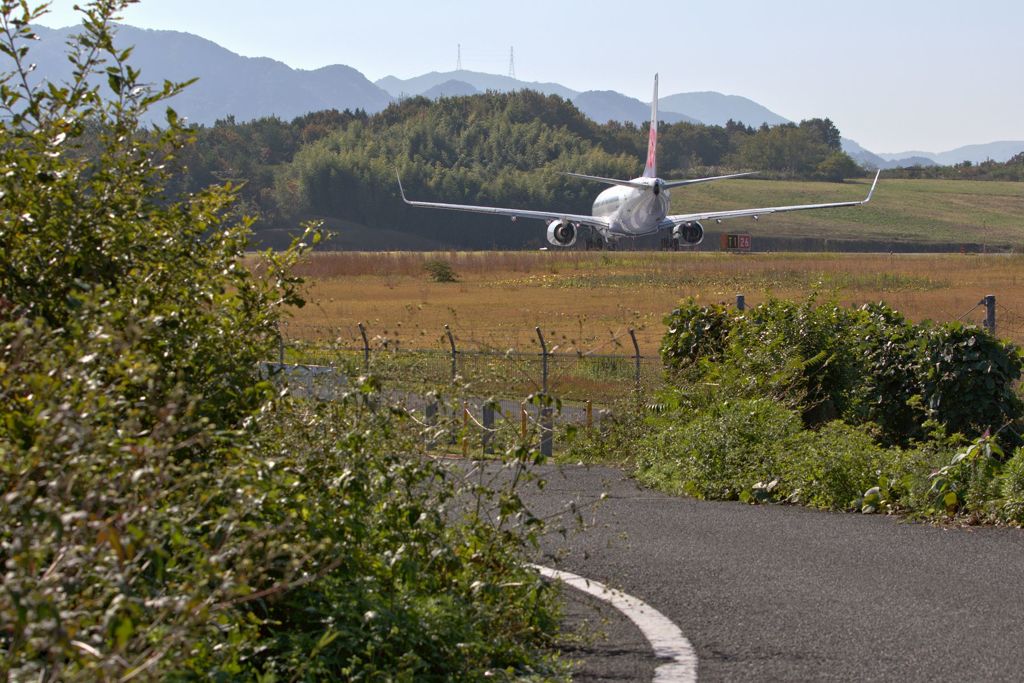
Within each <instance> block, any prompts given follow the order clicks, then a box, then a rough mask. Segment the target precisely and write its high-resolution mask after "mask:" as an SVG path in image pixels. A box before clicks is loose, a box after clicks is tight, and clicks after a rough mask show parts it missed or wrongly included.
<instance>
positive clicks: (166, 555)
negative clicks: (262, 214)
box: [0, 0, 563, 681]
mask: <svg viewBox="0 0 1024 683" xmlns="http://www.w3.org/2000/svg"><path fill="white" fill-rule="evenodd" d="M129 4H130V1H129V0H96V1H95V2H92V3H91V4H89V5H88V6H87V7H86V8H85V9H84V10H83V14H82V17H83V20H84V24H83V26H82V30H81V34H80V36H79V37H78V38H76V39H74V41H73V42H72V43H71V44H70V46H69V58H70V59H71V60H72V62H73V63H74V65H75V75H74V78H73V80H72V82H70V83H68V84H63V85H61V84H56V83H46V84H44V85H40V86H38V87H32V86H31V85H30V83H29V80H28V74H29V71H30V66H29V65H30V63H31V50H30V48H31V44H32V29H31V23H32V22H33V21H34V20H36V19H37V18H38V17H39V16H40V15H41V13H42V12H43V11H44V10H45V6H42V7H39V8H34V9H33V8H30V7H29V6H28V4H27V3H22V2H16V1H15V0H3V2H2V4H0V13H2V14H0V52H2V53H3V54H4V58H3V59H4V67H3V69H2V70H0V71H2V72H3V73H4V74H6V75H4V76H3V77H2V79H0V108H2V109H3V112H4V113H3V116H2V117H0V168H2V169H3V173H2V174H0V214H2V215H0V567H2V569H0V571H2V587H0V677H2V678H4V679H5V680H12V681H29V680H31V681H57V680H60V681H76V680H80V681H95V680H229V679H230V680H237V679H241V680H260V681H285V680H288V681H297V680H309V681H312V680H375V681H376V680H398V681H412V680H474V681H475V680H483V679H485V678H486V679H488V680H507V679H515V678H530V677H533V678H536V679H542V678H543V679H548V678H552V677H556V678H557V677H558V676H560V675H561V674H562V672H563V669H562V667H561V665H560V664H559V663H558V662H557V661H556V660H555V659H554V658H553V656H552V655H551V654H550V652H551V650H550V645H551V642H552V641H551V638H552V634H553V633H554V632H555V630H556V626H557V612H556V610H555V607H554V605H555V603H554V598H555V595H554V593H553V590H554V589H553V588H551V587H549V586H548V585H547V584H545V583H544V582H542V581H541V580H540V579H539V577H538V576H537V575H536V573H534V572H532V571H530V570H528V569H527V568H526V567H525V565H524V556H525V549H526V548H527V547H528V546H529V544H530V542H531V539H534V538H535V536H534V535H533V534H535V533H537V529H538V528H539V526H538V524H537V523H536V520H533V519H532V518H531V517H530V516H529V514H528V512H527V511H526V510H524V509H523V507H522V505H521V504H520V502H519V498H518V495H517V494H516V489H515V487H514V486H512V485H506V486H504V487H498V488H495V487H490V486H486V485H481V484H480V482H478V481H474V482H473V484H472V485H468V484H465V483H464V482H463V477H462V476H453V473H452V471H451V469H450V468H448V467H445V466H442V465H441V464H438V463H437V462H435V461H432V460H430V459H427V458H425V457H423V454H422V451H423V443H424V434H423V428H422V427H421V426H420V425H419V424H417V423H416V422H415V421H414V420H412V419H411V418H410V416H409V415H408V413H406V412H404V411H402V410H400V409H398V408H395V407H392V406H390V405H389V404H388V402H387V401H386V399H385V398H384V396H383V394H382V392H381V386H380V385H379V383H378V382H377V380H376V379H375V378H374V377H372V376H370V377H364V378H361V379H358V378H353V379H352V380H351V384H350V388H349V389H348V390H347V391H346V392H345V394H344V395H343V396H341V397H340V399H339V400H338V401H337V402H335V403H331V404H319V403H316V402H311V401H304V400H298V399H295V398H293V397H291V396H290V394H289V392H288V391H287V390H286V388H282V386H281V385H280V384H278V383H277V382H275V381H273V380H274V378H273V377H270V378H269V380H268V378H267V376H266V374H265V373H261V371H260V361H264V360H266V359H267V358H268V357H270V356H271V354H272V351H273V349H274V348H276V340H277V338H278V327H279V323H280V322H281V319H282V316H283V315H284V314H285V312H286V310H288V309H289V308H292V307H296V306H301V305H302V303H303V302H302V298H301V296H300V289H299V288H300V285H301V281H300V280H299V279H298V278H297V277H296V276H295V275H294V274H293V273H292V270H293V269H294V268H295V266H296V264H297V263H298V262H299V260H300V259H301V257H302V256H303V254H304V253H305V251H306V250H307V248H308V246H307V245H310V244H313V243H315V242H316V241H317V240H318V239H319V232H318V229H317V228H316V227H315V226H307V227H306V229H305V234H304V238H303V240H301V241H297V242H295V243H294V244H293V245H292V247H291V248H289V249H287V250H284V251H282V252H279V253H269V252H268V253H265V254H262V255H261V256H260V257H259V258H258V259H249V260H247V259H246V258H245V256H244V249H245V248H246V245H247V243H248V239H249V238H250V236H251V231H250V221H248V220H247V219H244V218H237V216H239V215H240V214H239V211H238V209H237V199H238V189H237V188H236V187H233V186H231V185H222V184H214V185H210V186H206V187H204V188H203V189H201V190H199V191H197V192H196V193H194V194H181V195H180V194H176V193H175V192H174V191H173V190H172V188H170V187H169V183H170V175H169V173H170V171H169V168H170V167H171V166H173V164H174V162H175V160H176V159H179V158H180V157H181V155H182V154H185V153H186V151H185V150H187V149H188V144H189V143H190V141H191V140H190V138H191V137H192V136H191V134H190V133H189V131H187V130H186V129H184V128H183V126H182V124H181V122H180V121H179V120H178V118H177V116H176V114H175V113H174V112H173V110H171V109H167V110H166V111H167V113H166V121H165V123H164V125H163V126H162V127H161V128H160V129H158V130H142V129H140V127H139V124H138V122H139V119H140V116H141V114H142V113H143V112H145V111H146V110H147V109H149V108H151V107H155V106H162V103H163V101H164V100H166V99H167V98H168V97H170V96H172V95H173V94H174V93H176V92H178V90H179V89H181V88H182V87H185V84H174V83H165V84H163V85H162V86H159V87H156V88H149V87H146V86H143V85H142V84H143V83H144V81H143V80H142V77H141V76H140V74H139V73H138V71H137V70H135V69H133V68H132V67H131V66H130V61H131V60H130V57H131V55H130V51H126V52H119V51H115V50H113V48H112V42H111V36H112V31H113V27H114V23H113V22H115V21H116V19H117V17H118V14H119V12H121V11H122V10H123V9H124V8H125V7H126V6H127V5H129ZM399 454H402V455H399ZM501 457H502V458H503V459H504V461H505V462H506V463H507V464H508V465H509V466H516V467H517V468H519V469H521V468H523V467H524V466H525V465H526V464H527V463H528V462H532V461H533V460H535V459H536V458H537V456H536V454H535V453H533V452H532V451H530V450H528V449H527V448H525V447H523V446H521V445H516V444H512V445H510V446H509V448H508V449H507V451H506V452H505V453H504V454H503V455H502V456H501ZM517 471H518V470H517ZM516 479H517V480H519V482H520V485H522V482H523V480H524V479H523V477H517V478H516Z"/></svg>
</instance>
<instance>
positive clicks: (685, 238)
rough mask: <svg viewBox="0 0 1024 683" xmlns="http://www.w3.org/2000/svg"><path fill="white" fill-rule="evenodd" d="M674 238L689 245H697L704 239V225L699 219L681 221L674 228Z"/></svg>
mask: <svg viewBox="0 0 1024 683" xmlns="http://www.w3.org/2000/svg"><path fill="white" fill-rule="evenodd" d="M672 239H674V240H679V241H680V242H681V243H682V244H685V245H687V246H690V247H695V246H697V245H698V244H700V243H701V242H703V241H704V226H703V225H701V224H700V223H698V222H697V221H690V222H689V223H680V224H679V225H677V226H676V227H674V228H672Z"/></svg>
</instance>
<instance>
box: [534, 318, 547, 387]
mask: <svg viewBox="0 0 1024 683" xmlns="http://www.w3.org/2000/svg"><path fill="white" fill-rule="evenodd" d="M534 329H535V330H537V338H538V339H540V349H541V351H540V355H541V372H542V373H543V380H542V383H541V387H542V389H541V390H542V391H543V392H544V395H545V396H547V395H548V345H547V344H546V343H545V342H544V333H543V332H541V331H540V326H539V325H538V326H537V327H535V328H534Z"/></svg>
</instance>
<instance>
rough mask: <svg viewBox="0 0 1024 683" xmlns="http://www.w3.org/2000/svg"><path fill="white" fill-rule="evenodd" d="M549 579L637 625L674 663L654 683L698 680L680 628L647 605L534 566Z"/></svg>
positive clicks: (660, 655)
mask: <svg viewBox="0 0 1024 683" xmlns="http://www.w3.org/2000/svg"><path fill="white" fill-rule="evenodd" d="M531 566H532V567H533V568H534V569H536V570H537V571H538V572H540V573H541V575H542V576H546V577H548V578H549V579H558V580H560V581H562V582H563V583H565V584H567V585H569V586H572V587H573V588H575V589H577V590H581V591H583V592H584V593H589V594H590V595H593V596H594V597H596V598H598V599H599V600H604V601H605V602H608V603H610V604H611V605H612V607H614V608H615V609H617V610H619V611H620V612H622V613H623V614H625V615H626V616H627V617H629V620H630V621H632V622H633V623H634V624H636V626H637V628H639V629H640V631H641V633H643V634H644V637H645V638H647V642H649V643H650V644H651V648H652V649H653V650H654V656H655V657H658V658H659V659H671V660H672V661H671V662H668V663H666V664H662V665H661V666H659V667H658V668H657V669H655V670H654V683H669V681H672V682H673V683H677V682H678V683H692V682H693V681H696V680H697V653H696V652H694V649H693V645H691V644H690V641H688V640H687V639H686V638H685V636H683V632H682V631H680V630H679V627H678V626H676V625H675V624H673V623H672V621H671V620H669V618H668V617H666V616H665V615H664V614H662V613H661V612H659V611H658V610H656V609H654V608H653V607H651V606H650V605H648V604H647V603H646V602H644V601H643V600H641V599H639V598H634V597H633V596H632V595H627V594H625V593H623V592H622V591H617V590H615V589H614V588H609V587H608V586H605V585H604V584H602V583H598V582H597V581H591V580H590V579H586V578H584V577H582V576H578V575H577V574H572V573H570V572H564V571H561V570H559V569H551V568H549V567H542V566H541V565H539V564H535V565H531Z"/></svg>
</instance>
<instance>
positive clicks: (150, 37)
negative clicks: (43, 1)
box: [31, 25, 392, 124]
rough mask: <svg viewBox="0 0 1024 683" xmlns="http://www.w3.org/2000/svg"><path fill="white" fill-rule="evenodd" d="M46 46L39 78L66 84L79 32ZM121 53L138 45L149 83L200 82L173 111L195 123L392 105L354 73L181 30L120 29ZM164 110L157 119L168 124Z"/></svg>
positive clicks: (51, 33) (40, 53)
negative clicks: (247, 53) (256, 53)
mask: <svg viewBox="0 0 1024 683" xmlns="http://www.w3.org/2000/svg"><path fill="white" fill-rule="evenodd" d="M35 28H36V31H37V33H38V34H39V37H40V42H39V43H38V44H36V45H34V46H33V47H32V52H31V55H32V57H31V58H32V61H34V62H35V63H36V64H37V65H38V68H37V70H36V72H35V74H34V76H35V77H36V78H46V79H50V80H64V79H67V78H69V77H70V75H71V72H70V68H71V67H70V65H69V64H68V62H67V59H66V58H65V56H64V53H65V42H66V41H67V38H68V36H69V35H70V34H71V33H73V32H75V31H77V28H63V29H48V28H45V27H35ZM115 42H116V44H117V45H118V47H122V48H123V47H128V46H133V45H134V46H135V51H134V52H133V53H132V65H133V66H135V67H136V68H140V69H141V70H142V75H143V78H144V79H145V80H146V81H147V82H156V83H159V82H162V81H163V80H164V79H169V80H172V81H183V80H187V79H189V78H193V77H198V78H199V80H198V82H196V83H195V84H194V85H192V86H191V87H189V88H187V89H186V90H185V92H183V93H181V94H180V95H178V96H177V97H175V98H174V99H173V100H172V101H171V102H170V105H171V106H172V107H174V109H175V110H177V111H178V112H179V113H180V114H182V115H184V116H187V117H188V119H189V120H190V121H192V122H195V123H202V124H212V123H213V122H214V121H216V120H217V119H221V118H225V117H227V116H229V115H230V116H234V117H235V118H236V119H238V120H241V121H246V120H250V119H254V118H259V117H263V116H279V117H281V118H283V119H288V120H290V119H292V118H294V117H296V116H300V115H302V114H306V113H308V112H311V111H320V110H324V109H339V110H343V109H364V110H366V111H368V112H371V113H372V112H377V111H380V110H382V109H384V108H385V107H386V106H387V105H388V104H390V103H391V101H392V98H391V96H390V95H388V94H387V93H386V92H384V91H383V90H381V89H380V88H378V87H377V86H375V85H374V84H373V83H371V82H370V81H369V80H368V79H367V78H366V77H365V76H363V75H362V74H361V73H359V72H358V71H356V70H355V69H353V68H351V67H348V66H342V65H334V66H325V67H323V68H321V69H316V70H314V71H303V70H300V69H293V68H291V67H289V66H288V65H287V64H283V63H282V62H278V61H275V60H273V59H268V58H265V57H256V58H253V57H242V56H240V55H237V54H235V53H233V52H231V51H230V50H227V49H225V48H223V47H221V46H219V45H217V44H216V43H214V42H212V41H209V40H206V39H204V38H200V37H198V36H194V35H192V34H190V33H181V32H178V31H153V30H147V29H139V28H135V27H133V26H124V25H122V26H119V27H118V30H117V38H116V41H115ZM162 111H163V110H162V108H161V109H160V111H157V112H153V118H154V119H159V118H162Z"/></svg>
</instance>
